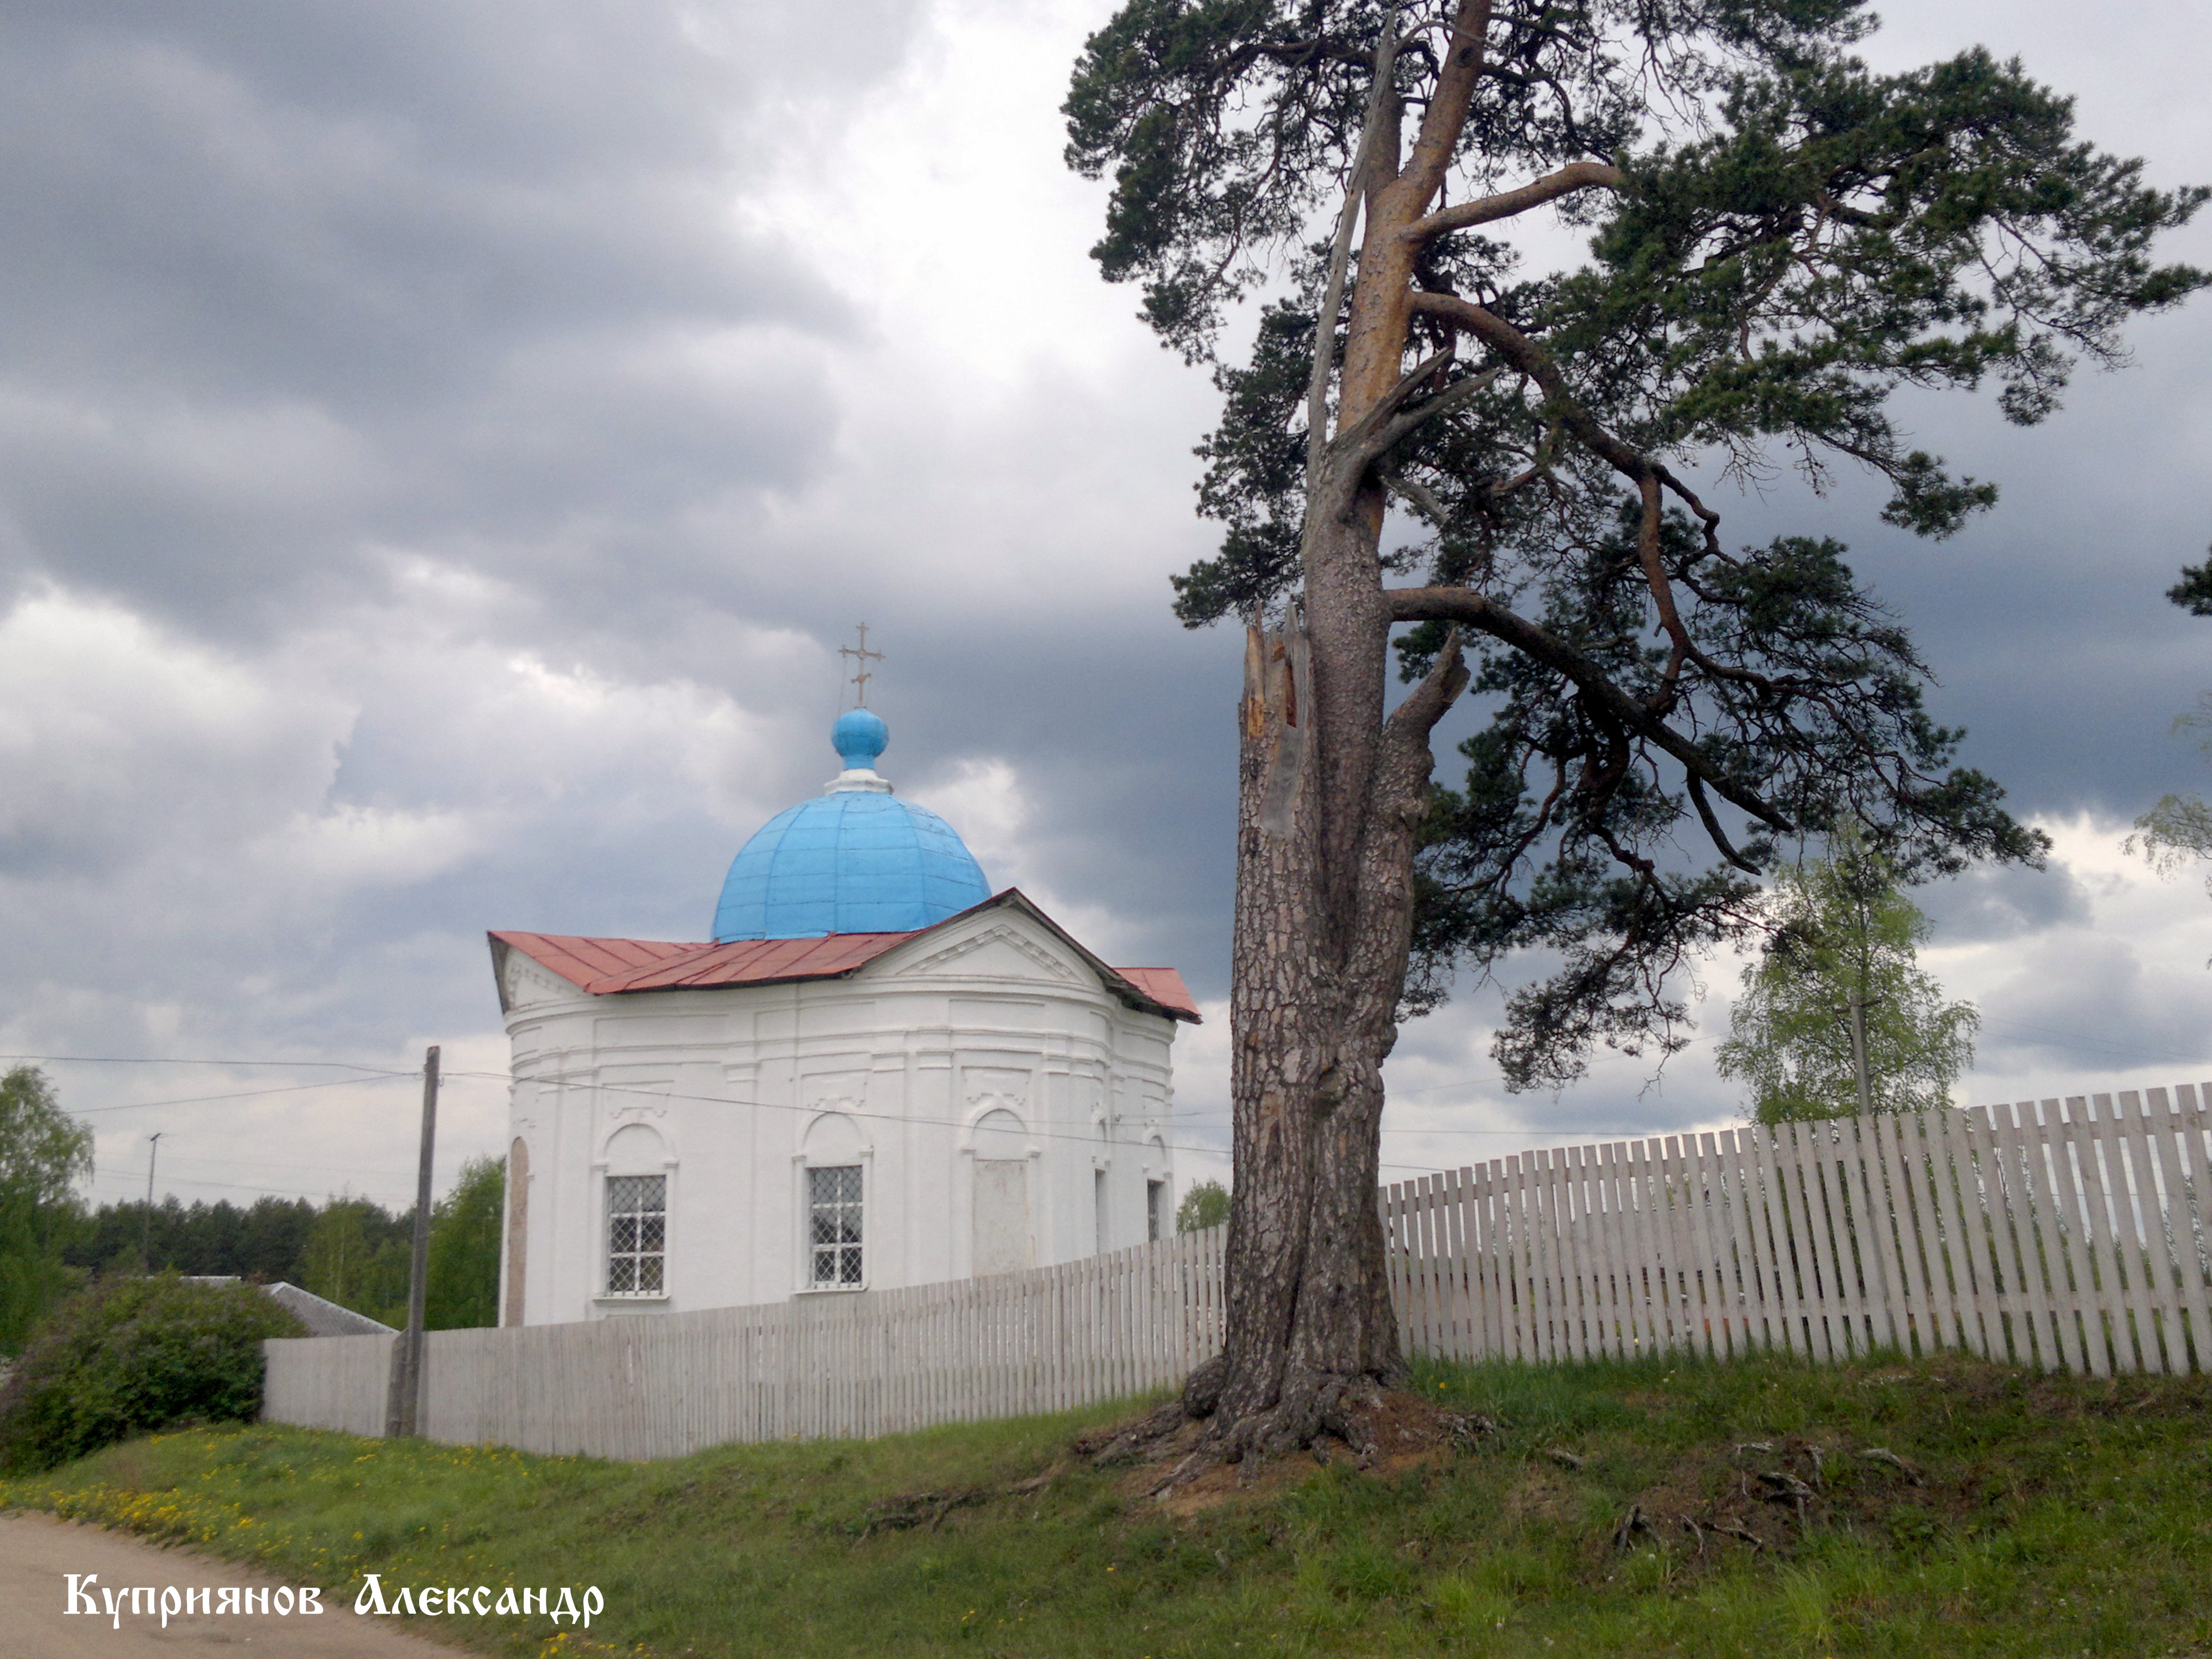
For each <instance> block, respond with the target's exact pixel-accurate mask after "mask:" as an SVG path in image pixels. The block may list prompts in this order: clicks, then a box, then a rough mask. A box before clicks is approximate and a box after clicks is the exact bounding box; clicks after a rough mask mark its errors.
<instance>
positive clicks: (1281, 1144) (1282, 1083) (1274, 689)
mask: <svg viewBox="0 0 2212 1659" xmlns="http://www.w3.org/2000/svg"><path fill="white" fill-rule="evenodd" d="M1488 17H1489V0H1462V3H1461V5H1460V7H1459V9H1458V12H1457V15H1456V18H1455V28H1454V31H1453V34H1452V39H1453V40H1454V41H1455V42H1456V43H1457V44H1456V45H1455V46H1454V47H1453V48H1452V49H1451V51H1450V52H1449V58H1448V60H1447V62H1446V64H1445V66H1444V68H1443V73H1442V74H1441V76H1439V78H1438V82H1437V87H1436V89H1435V95H1434V96H1433V97H1432V98H1431V100H1429V102H1428V106H1427V107H1426V109H1425V112H1424V113H1423V116H1422V119H1421V123H1420V128H1419V132H1418V134H1417V135H1416V137H1415V139H1414V141H1413V146H1412V148H1411V149H1410V151H1409V152H1408V153H1407V155H1405V156H1404V158H1403V165H1402V166H1401V156H1400V139H1399V123H1400V119H1401V109H1400V106H1399V104H1398V100H1397V98H1396V95H1395V92H1393V91H1392V90H1391V89H1390V88H1391V86H1392V84H1393V83H1392V82H1391V81H1390V78H1389V75H1390V71H1389V64H1390V61H1391V57H1390V54H1391V53H1392V52H1394V51H1395V46H1394V45H1392V44H1391V42H1392V41H1393V40H1395V36H1389V35H1386V40H1385V44H1384V46H1383V54H1382V60H1381V64H1380V69H1381V71H1382V74H1381V78H1379V79H1378V82H1377V89H1376V100H1377V101H1376V103H1375V104H1374V105H1373V106H1371V107H1370V127H1369V131H1368V135H1367V138H1366V140H1365V141H1364V143H1363V147H1362V152H1361V161H1360V162H1359V164H1358V167H1356V168H1355V177H1354V178H1353V179H1352V188H1353V189H1354V190H1356V191H1364V197H1365V219H1366V228H1365V232H1364V235H1363V237H1362V243H1361V253H1360V258H1359V266H1358V270H1359V280H1358V285H1357V287H1356V289H1354V294H1353V301H1352V312H1351V315H1350V316H1349V317H1348V318H1347V319H1346V331H1345V356H1344V362H1343V365H1342V368H1341V370H1340V374H1339V375H1338V379H1337V386H1338V398H1337V418H1336V430H1337V432H1338V433H1339V434H1340V435H1342V434H1345V433H1347V432H1350V431H1352V430H1353V429H1354V428H1357V427H1358V423H1359V422H1360V421H1361V419H1362V417H1364V416H1367V415H1368V414H1369V413H1370V411H1373V410H1377V409H1378V407H1379V406H1380V405H1382V404H1383V403H1384V402H1385V401H1386V400H1387V399H1389V398H1391V397H1392V396H1393V395H1394V389H1396V388H1398V387H1399V386H1400V382H1401V374H1402V373H1403V368H1402V366H1403V363H1404V362H1405V357H1406V351H1407V343H1408V333H1409V325H1410V320H1411V317H1412V287H1413V283H1412V276H1413V254H1414V250H1415V243H1414V241H1413V240H1410V239H1408V238H1407V237H1406V236H1405V235H1403V234H1401V233H1403V231H1404V230H1405V228H1406V227H1407V225H1409V224H1410V223H1411V222H1413V220H1415V219H1417V218H1419V216H1420V215H1421V214H1423V213H1425V211H1427V209H1428V204H1430V202H1431V201H1432V200H1433V199H1434V198H1435V197H1436V195H1437V191H1438V189H1439V188H1440V186H1441V185H1442V182H1443V174H1444V170H1445V167H1446V164H1447V162H1448V161H1449V156H1450V155H1451V153H1452V151H1453V149H1454V148H1455V145H1456V144H1457V142H1458V137H1459V133H1460V130H1461V126H1462V123H1463V122H1464V119H1465V116H1466V111H1467V108H1468V100H1469V99H1470V98H1471V96H1472V94H1473V90H1474V84H1475V82H1476V81H1477V79H1478V78H1479V77H1480V73H1481V69H1482V58H1481V42H1482V40H1483V39H1484V35H1485V33H1486V28H1487V27H1488ZM1345 224H1346V228H1347V229H1348V228H1349V220H1348V219H1347V220H1346V222H1345ZM1341 248H1342V244H1341V243H1340V252H1341ZM1331 291H1332V292H1334V280H1332V283H1331ZM1335 323H1336V319H1335V318H1334V317H1333V316H1332V317H1328V318H1324V319H1322V326H1321V327H1320V328H1319V329H1318V330H1317V331H1316V354H1317V356H1318V358H1319V361H1318V362H1317V367H1316V374H1323V373H1325V366H1326V361H1327V359H1326V356H1321V354H1327V353H1328V352H1330V351H1331V349H1332V348H1333V345H1334V334H1335ZM1313 407H1314V410H1315V411H1316V412H1318V410H1319V407H1320V404H1319V402H1318V400H1316V404H1314V405H1313ZM1383 412H1384V413H1386V414H1387V413H1388V411H1387V410H1386V411H1383ZM1319 425H1320V422H1318V421H1316V428H1317V435H1316V448H1315V450H1314V453H1313V465H1311V466H1310V470H1309V479H1308V483H1309V499H1308V501H1307V507H1306V511H1307V522H1306V534H1305V546H1304V566H1305V587H1304V595H1303V599H1302V601H1301V603H1300V605H1298V606H1297V607H1296V608H1294V610H1293V611H1292V614H1291V617H1290V619H1289V621H1288V623H1287V624H1286V627H1285V632H1284V633H1283V634H1281V635H1267V634H1262V633H1261V632H1260V631H1259V630H1257V629H1255V630H1254V633H1253V637H1252V640H1251V641H1250V643H1249V647H1248V650H1247V655H1246V667H1247V673H1246V686H1245V697H1244V704H1243V721H1242V750H1241V775H1240V793H1239V810H1238V821H1237V914H1236V938H1235V954H1234V963H1233V969H1234V979H1233V984H1232V989H1231V1014H1230V1023H1231V1032H1232V1041H1233V1042H1234V1045H1235V1053H1234V1058H1233V1062H1232V1067H1231V1100H1232V1103H1233V1105H1234V1108H1235V1119H1236V1127H1235V1134H1234V1155H1235V1160H1236V1182H1235V1185H1234V1189H1233V1193H1232V1195H1231V1200H1230V1213H1229V1255H1228V1264H1227V1271H1228V1304H1229V1321H1228V1331H1227V1340H1226V1342H1225V1346H1224V1349H1223V1352H1222V1354H1221V1356H1220V1358H1218V1359H1217V1360H1215V1361H1213V1362H1212V1363H1211V1364H1207V1365H1206V1366H1205V1367H1203V1368H1201V1369H1200V1371H1199V1372H1198V1373H1197V1374H1196V1375H1194V1376H1193V1377H1192V1378H1191V1381H1190V1383H1189V1385H1188V1389H1186V1391H1185V1396H1184V1405H1185V1407H1186V1409H1187V1410H1188V1411H1189V1412H1190V1413H1193V1414H1195V1415H1199V1416H1205V1417H1209V1418H1211V1419H1212V1428H1211V1430H1210V1431H1209V1442H1208V1443H1209V1444H1210V1445H1211V1446H1212V1447H1213V1448H1214V1449H1217V1450H1218V1452H1220V1453H1221V1454H1222V1455H1225V1456H1228V1457H1231V1458H1238V1457H1243V1456H1244V1455H1248V1454H1253V1453H1257V1454H1260V1455H1266V1454H1268V1453H1271V1452H1274V1451H1279V1450H1284V1449H1290V1448H1292V1447H1296V1446H1302V1445H1306V1444H1310V1443H1311V1442H1312V1441H1313V1439H1314V1438H1315V1437H1316V1436H1317V1435H1320V1434H1322V1433H1333V1434H1336V1435H1339V1436H1340V1437H1343V1438H1344V1439H1345V1440H1346V1441H1348V1442H1351V1443H1353V1444H1355V1445H1361V1446H1363V1447H1364V1445H1365V1443H1366V1442H1367V1438H1368V1436H1367V1431H1366V1430H1365V1428H1364V1425H1363V1422H1362V1418H1363V1416H1364V1411H1363V1408H1364V1407H1365V1406H1366V1405H1368V1404H1369V1403H1370V1402H1371V1401H1373V1399H1374V1398H1375V1396H1376V1393H1377V1391H1378V1390H1379V1389H1382V1388H1384V1387H1387V1386H1389V1385H1391V1384H1393V1383H1398V1382H1401V1381H1402V1379H1403V1376H1404V1371H1405V1362H1404V1360H1403V1359H1402V1358H1401V1355H1400V1353H1399V1348H1398V1329H1397V1322H1396V1319H1395V1316H1394V1315H1393V1313H1392V1311H1391V1307H1390V1297H1389V1267H1388V1261H1387V1259H1386V1256H1385V1250H1384V1240H1383V1225H1382V1218H1381V1213H1380V1211H1379V1208H1378V1206H1377V1194H1376V1188H1377V1186H1378V1184H1379V1182H1378V1177H1379V1176H1380V1173H1381V1170H1380V1158H1381V1140H1382V1120H1383V1060H1385V1059H1386V1058H1387V1057H1388V1056H1389V1053H1390V1049H1391V1046H1392V1045H1393V1044H1394V1043H1395V1042H1396V1040H1397V1035H1398V1032H1397V1021H1396V1012H1397V1006H1398V998H1399V995H1400V994H1401V991H1402V990H1403V988H1404V986H1405V979H1406V963H1407V948H1408V945H1409V944H1410V941H1411V939H1412V933H1413V840H1414V831H1415V829H1416V828H1417V827H1418V825H1419V822H1420V819H1421V816H1422V813H1423V811H1425V807H1426V805H1427V798H1428V783H1429V773H1430V767H1431V758H1430V753H1429V732H1430V730H1431V727H1433V726H1435V724H1436V722H1437V719H1438V718H1439V717H1440V716H1441V715H1442V714H1443V711H1444V709H1445V708H1449V706H1450V704H1451V702H1452V701H1453V700H1454V699H1455V697H1457V696H1458V695H1459V693H1460V691H1461V690H1462V688H1463V687H1464V686H1465V685H1466V684H1467V672H1466V670H1465V668H1464V667H1463V666H1462V663H1461V660H1460V655H1459V652H1458V648H1457V646H1456V643H1454V644H1453V645H1451V646H1450V647H1448V648H1447V649H1446V650H1445V651H1444V652H1443V653H1441V655H1440V657H1439V659H1438V660H1437V665H1436V668H1435V670H1434V671H1432V672H1431V675H1430V676H1429V678H1428V679H1427V680H1426V681H1425V682H1424V684H1422V685H1421V686H1420V687H1419V688H1418V689H1417V690H1415V692H1414V693H1413V696H1410V697H1408V698H1407V700H1406V702H1404V703H1402V704H1401V706H1400V707H1399V708H1397V709H1396V710H1395V712H1393V713H1391V714H1389V717H1388V718H1387V719H1386V718H1385V716H1384V702H1385V687H1386V684H1387V678H1388V667H1389V634H1390V625H1391V612H1390V609H1389V602H1388V601H1387V600H1386V599H1385V597H1384V594H1383V567H1382V561H1381V556H1380V544H1381V541H1382V534H1383V507H1384V502H1383V490H1382V487H1381V485H1380V484H1379V483H1377V482H1376V479H1375V478H1374V477H1373V475H1372V473H1371V472H1370V470H1369V466H1368V464H1367V463H1366V462H1364V461H1362V460H1358V459H1352V458H1348V457H1347V456H1346V455H1344V454H1342V453H1338V452H1337V451H1335V450H1334V448H1329V447H1322V445H1321V444H1320V442H1319V437H1318V428H1319Z"/></svg>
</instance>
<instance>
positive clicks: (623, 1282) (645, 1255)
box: [607, 1176, 668, 1296]
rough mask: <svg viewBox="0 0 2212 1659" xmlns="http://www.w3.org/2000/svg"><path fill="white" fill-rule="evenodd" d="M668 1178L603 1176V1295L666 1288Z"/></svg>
mask: <svg viewBox="0 0 2212 1659" xmlns="http://www.w3.org/2000/svg"><path fill="white" fill-rule="evenodd" d="M667 1261H668V1177H667V1176H608V1177H607V1294H608V1295H610V1296H659V1295H660V1294H661V1293H662V1292H663V1291H664V1290H665V1288H666V1281H665V1278H664V1271H665V1267H666V1264H667Z"/></svg>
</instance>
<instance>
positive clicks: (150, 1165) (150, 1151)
mask: <svg viewBox="0 0 2212 1659" xmlns="http://www.w3.org/2000/svg"><path fill="white" fill-rule="evenodd" d="M167 1133H168V1131H167V1130H166V1129H156V1130H155V1131H154V1133H152V1134H150V1135H149V1136H148V1137H147V1138H146V1215H145V1223H146V1225H145V1226H144V1228H143V1229H142V1230H141V1231H140V1234H139V1243H138V1253H139V1255H141V1256H142V1257H143V1262H142V1264H141V1265H142V1266H143V1267H145V1269H146V1271H147V1272H148V1273H152V1272H153V1271H154V1164H155V1160H156V1159H158V1158H160V1157H161V1137H162V1136H163V1135H165V1134H167Z"/></svg>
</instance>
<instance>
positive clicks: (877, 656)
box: [837, 623, 884, 708]
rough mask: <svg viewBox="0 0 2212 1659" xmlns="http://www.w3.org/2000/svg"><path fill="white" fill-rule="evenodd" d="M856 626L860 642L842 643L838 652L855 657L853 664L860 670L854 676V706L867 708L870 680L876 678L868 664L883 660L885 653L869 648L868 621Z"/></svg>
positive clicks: (844, 655) (842, 655) (841, 654)
mask: <svg viewBox="0 0 2212 1659" xmlns="http://www.w3.org/2000/svg"><path fill="white" fill-rule="evenodd" d="M856 626H857V627H858V628H859V629H860V644H859V645H857V646H852V645H841V646H839V647H837V654H838V655H839V656H841V657H850V658H851V659H853V666H854V668H855V669H856V670H858V672H856V673H855V674H854V676H853V693H854V695H853V706H854V708H866V707H867V706H868V682H869V681H870V680H872V679H873V678H875V676H874V675H873V674H872V673H870V672H869V671H868V665H869V664H870V663H871V662H881V661H882V660H883V659H884V653H882V652H880V651H871V650H869V649H868V625H867V623H858V624H856Z"/></svg>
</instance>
